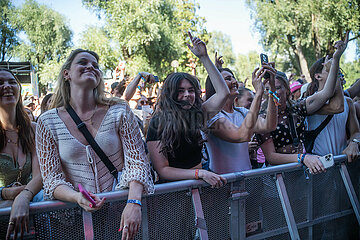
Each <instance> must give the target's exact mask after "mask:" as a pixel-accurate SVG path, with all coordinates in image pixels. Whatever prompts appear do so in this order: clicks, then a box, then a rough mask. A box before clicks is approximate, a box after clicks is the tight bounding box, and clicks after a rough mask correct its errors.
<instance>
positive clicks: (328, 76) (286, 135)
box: [260, 43, 346, 173]
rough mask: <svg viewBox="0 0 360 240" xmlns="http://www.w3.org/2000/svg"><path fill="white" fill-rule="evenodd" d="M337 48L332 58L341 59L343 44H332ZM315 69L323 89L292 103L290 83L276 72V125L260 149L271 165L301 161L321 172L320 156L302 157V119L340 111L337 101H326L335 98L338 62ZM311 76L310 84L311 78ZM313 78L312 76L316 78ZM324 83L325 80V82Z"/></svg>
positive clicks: (319, 63)
mask: <svg viewBox="0 0 360 240" xmlns="http://www.w3.org/2000/svg"><path fill="white" fill-rule="evenodd" d="M335 47H336V48H337V50H336V52H335V53H334V57H336V58H340V56H341V55H342V54H343V52H344V51H345V48H346V45H344V44H338V43H337V44H335ZM314 66H318V67H316V68H317V69H321V70H318V72H321V74H320V75H321V78H324V79H325V80H326V83H325V84H324V85H323V88H322V89H321V90H319V91H318V92H316V93H314V94H312V95H311V96H309V97H307V98H305V99H301V100H299V101H297V102H294V101H292V100H291V99H290V96H291V91H290V86H289V82H288V80H287V77H286V75H285V74H284V73H281V72H278V73H277V76H276V79H275V87H276V92H277V94H278V96H279V98H280V106H279V114H278V126H277V127H276V130H275V131H273V132H271V133H270V134H265V135H262V136H261V138H260V139H261V142H262V145H261V148H262V150H263V152H264V154H265V157H266V160H267V161H268V162H269V163H270V164H272V165H277V164H283V163H291V162H302V163H303V164H305V165H306V166H307V167H308V168H309V169H310V171H311V172H312V173H319V172H322V171H324V170H325V169H324V166H323V165H322V163H321V162H320V160H319V156H317V155H311V154H304V152H305V149H304V148H303V144H302V142H303V138H304V131H305V117H306V116H308V115H311V114H314V113H318V112H322V113H327V112H328V113H330V114H332V113H334V112H336V111H338V112H341V111H343V107H341V106H338V104H337V103H336V102H332V101H330V102H329V104H327V105H326V102H327V101H328V100H329V99H331V97H332V96H333V95H334V90H335V86H336V84H337V83H338V81H337V79H338V70H339V62H338V61H337V60H335V61H332V62H331V61H325V62H323V60H319V61H317V62H316V63H315V64H314V65H313V66H312V67H311V69H313V68H314ZM315 75H316V76H318V75H317V74H314V75H312V77H313V81H314V76H315ZM316 76H315V77H316ZM324 82H325V81H324Z"/></svg>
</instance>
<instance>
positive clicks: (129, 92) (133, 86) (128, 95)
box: [125, 72, 155, 101]
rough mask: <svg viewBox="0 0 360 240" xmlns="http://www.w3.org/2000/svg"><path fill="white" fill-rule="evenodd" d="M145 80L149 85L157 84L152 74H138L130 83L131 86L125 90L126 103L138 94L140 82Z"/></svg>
mask: <svg viewBox="0 0 360 240" xmlns="http://www.w3.org/2000/svg"><path fill="white" fill-rule="evenodd" d="M142 78H144V79H145V80H146V82H147V83H150V84H151V83H154V82H155V78H154V76H153V75H152V74H150V73H148V72H140V73H139V74H137V75H136V76H135V77H134V79H133V80H132V81H131V82H130V83H129V85H128V86H127V87H126V90H125V100H126V101H130V100H131V98H132V97H133V96H134V94H135V92H136V88H137V86H138V85H139V83H140V80H141V79H142Z"/></svg>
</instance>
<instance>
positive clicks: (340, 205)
mask: <svg viewBox="0 0 360 240" xmlns="http://www.w3.org/2000/svg"><path fill="white" fill-rule="evenodd" d="M345 159H346V157H345V156H336V157H335V162H336V164H335V166H334V167H332V168H330V169H328V170H327V171H326V172H325V173H322V174H318V175H310V176H309V179H306V178H305V175H304V170H303V168H302V167H301V165H300V164H297V163H291V164H284V165H279V166H274V167H268V168H263V169H255V170H250V171H244V172H237V173H231V174H226V175H224V176H225V177H226V178H227V180H228V184H227V185H226V186H225V187H222V188H219V189H213V188H211V187H209V185H208V184H206V183H204V182H203V181H201V180H186V181H178V182H171V183H165V184H158V185H156V188H155V189H156V190H155V194H153V195H149V196H144V197H143V200H142V201H143V207H142V225H141V229H140V231H139V233H138V235H137V236H136V239H156V240H159V239H179V240H180V239H181V240H184V239H215V240H222V239H249V240H253V239H276V240H279V239H280V240H281V239H309V240H310V239H359V237H360V231H359V226H360V225H359V224H360V214H359V209H360V207H359V191H360V185H359V182H360V181H359V180H360V179H359V176H360V174H359V173H360V163H358V162H355V163H351V164H347V163H345ZM127 193H128V191H118V192H111V193H104V194H99V195H100V196H101V197H106V198H107V203H106V204H105V206H104V207H103V208H102V209H100V210H99V211H97V212H95V213H93V214H91V213H87V212H85V211H82V209H81V208H80V207H78V206H77V205H76V204H72V203H65V202H61V201H45V202H40V203H32V204H31V206H30V224H31V226H32V228H31V231H30V234H26V235H25V239H121V233H119V232H118V229H119V225H120V218H121V213H122V210H123V208H124V206H125V204H126V199H127ZM9 214H10V208H3V209H0V231H1V236H0V238H1V239H2V238H3V236H4V235H5V232H6V228H7V226H8V225H7V223H8V220H9Z"/></svg>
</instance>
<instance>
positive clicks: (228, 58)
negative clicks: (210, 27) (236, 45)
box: [207, 31, 236, 68]
mask: <svg viewBox="0 0 360 240" xmlns="http://www.w3.org/2000/svg"><path fill="white" fill-rule="evenodd" d="M209 35H210V39H209V43H208V46H207V47H208V52H209V54H210V57H211V59H213V60H215V58H214V56H215V52H217V53H218V56H223V60H224V66H226V67H228V68H232V67H234V64H235V60H236V57H235V54H234V51H233V47H232V42H231V39H230V37H229V36H228V35H226V34H224V33H222V32H220V31H213V32H210V33H209Z"/></svg>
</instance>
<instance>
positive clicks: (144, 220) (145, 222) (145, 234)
mask: <svg viewBox="0 0 360 240" xmlns="http://www.w3.org/2000/svg"><path fill="white" fill-rule="evenodd" d="M141 202H142V206H143V207H142V211H141V234H142V238H143V239H150V237H149V236H150V235H149V219H148V214H147V208H148V205H147V198H143V199H141Z"/></svg>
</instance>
